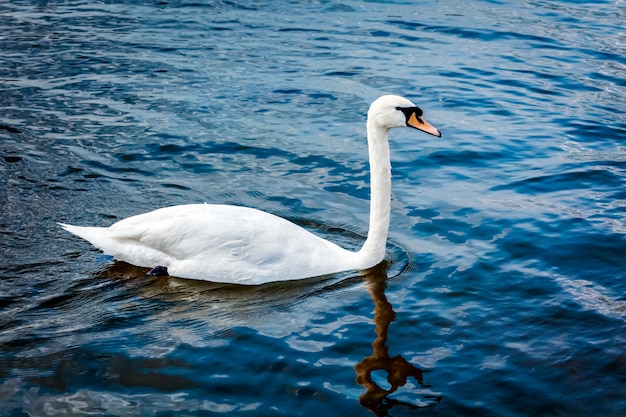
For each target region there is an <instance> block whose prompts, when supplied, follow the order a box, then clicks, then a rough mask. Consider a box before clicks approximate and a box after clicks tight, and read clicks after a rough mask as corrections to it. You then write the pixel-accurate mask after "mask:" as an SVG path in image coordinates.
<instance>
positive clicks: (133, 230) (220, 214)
mask: <svg viewBox="0 0 626 417" xmlns="http://www.w3.org/2000/svg"><path fill="white" fill-rule="evenodd" d="M421 114H422V113H421V110H420V109H419V108H417V107H415V105H414V104H413V103H411V102H410V101H409V100H407V99H405V98H402V97H398V96H383V97H381V98H379V99H378V100H376V101H374V103H372V105H371V106H370V110H369V112H368V120H367V135H368V146H369V157H370V173H371V174H370V175H371V207H370V228H369V232H368V236H367V240H366V241H365V244H364V245H363V247H362V248H361V249H360V250H359V251H357V252H352V251H348V250H346V249H343V248H341V247H339V246H337V245H336V244H334V243H332V242H329V241H327V240H324V239H322V238H320V237H318V236H316V235H314V234H313V233H311V232H309V231H307V230H305V229H303V228H301V227H299V226H297V225H295V224H294V223H291V222H290V221H288V220H285V219H283V218H281V217H278V216H275V215H272V214H269V213H266V212H263V211H260V210H256V209H252V208H248V207H238V206H228V205H220V204H189V205H182V206H173V207H166V208H162V209H158V210H155V211H151V212H149V213H145V214H140V215H137V216H133V217H129V218H127V219H124V220H121V221H119V222H117V223H115V224H113V225H112V226H110V227H82V226H72V225H68V224H61V226H62V227H63V228H64V229H65V230H67V231H68V232H71V233H73V234H75V235H77V236H80V237H81V238H83V239H85V240H87V241H89V242H91V243H92V244H93V245H94V246H96V247H97V248H99V249H101V250H102V251H103V252H104V253H106V254H108V255H112V256H113V257H114V258H115V259H118V260H122V261H125V262H128V263H130V264H133V265H137V266H142V267H155V266H157V265H159V266H164V267H166V268H167V271H168V274H169V275H171V276H176V277H180V278H192V279H200V280H207V281H214V282H226V283H236V284H251V285H255V284H263V283H266V282H271V281H283V280H295V279H302V278H309V277H314V276H320V275H327V274H333V273H337V272H341V271H347V270H357V269H367V268H370V267H373V266H375V265H377V264H378V263H380V262H381V261H382V260H383V259H384V256H385V248H386V241H387V233H388V229H389V216H390V204H391V203H390V201H391V162H390V154H389V145H388V141H387V138H388V133H389V129H390V128H393V127H402V126H411V127H415V128H417V129H420V130H423V131H425V132H427V133H430V134H432V135H436V136H441V134H440V133H439V131H437V129H435V128H434V127H432V126H430V125H429V124H428V123H426V122H425V121H424V120H423V119H421V118H420V116H421Z"/></svg>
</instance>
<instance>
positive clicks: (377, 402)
mask: <svg viewBox="0 0 626 417" xmlns="http://www.w3.org/2000/svg"><path fill="white" fill-rule="evenodd" d="M385 266H386V265H385V262H383V264H381V265H379V266H378V267H376V268H373V269H371V270H369V271H368V274H367V275H366V276H365V281H366V282H367V284H368V289H369V292H370V295H371V297H372V300H373V301H374V306H375V307H374V323H375V324H376V340H374V342H373V343H372V348H373V351H372V354H371V355H369V356H367V357H365V358H364V359H363V360H362V361H361V362H359V363H358V364H356V365H355V366H354V369H355V371H356V382H357V383H358V384H359V385H362V386H363V387H364V388H365V389H366V391H365V393H363V394H362V395H361V396H360V397H359V402H360V403H361V405H362V406H363V407H366V408H368V409H369V410H370V411H372V412H373V413H374V414H376V415H377V416H388V415H389V412H390V410H391V409H392V408H394V407H398V406H400V407H406V408H408V409H410V410H414V409H418V408H427V407H433V406H435V405H436V404H438V403H439V402H440V401H441V399H442V398H443V397H442V396H439V395H434V394H424V395H422V399H421V400H420V399H417V398H416V399H415V400H414V401H410V400H406V401H405V400H404V398H406V395H404V396H403V400H400V399H396V398H390V396H391V395H392V394H394V393H396V391H398V389H399V388H401V387H403V386H405V385H406V384H407V383H408V382H409V377H413V379H414V380H415V381H416V382H417V383H418V384H419V385H420V386H421V387H422V388H425V389H427V388H429V386H428V385H426V384H424V378H423V376H422V374H423V372H424V371H423V370H421V369H419V368H418V367H416V366H414V365H412V364H411V363H409V362H408V361H407V360H406V359H405V358H404V357H402V356H401V355H396V356H394V357H391V356H389V348H388V346H387V335H388V332H389V325H390V324H391V323H392V322H393V321H394V320H395V319H396V313H395V311H393V306H392V305H391V303H390V302H389V301H388V300H387V297H386V296H385V288H386V287H387V274H386V272H385V271H386V268H385ZM381 371H382V372H384V373H386V374H387V381H386V384H385V385H387V386H388V387H389V388H387V389H385V388H383V387H381V386H380V385H379V384H378V383H376V382H375V381H374V378H373V374H376V375H378V372H381ZM382 372H381V373H382Z"/></svg>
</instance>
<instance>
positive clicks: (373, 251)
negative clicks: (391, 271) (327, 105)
mask: <svg viewBox="0 0 626 417" xmlns="http://www.w3.org/2000/svg"><path fill="white" fill-rule="evenodd" d="M388 136H389V129H386V128H382V127H380V126H378V125H376V124H375V123H370V121H369V120H368V123H367V143H368V150H369V161H370V225H369V231H368V233H367V240H366V241H365V244H364V245H363V247H362V248H361V250H360V251H359V252H358V257H359V262H362V263H363V266H362V267H361V268H370V267H373V266H375V265H376V264H378V263H379V262H381V261H382V260H383V259H384V257H385V250H386V247H387V234H388V232H389V216H390V212H391V158H390V153H389V142H388Z"/></svg>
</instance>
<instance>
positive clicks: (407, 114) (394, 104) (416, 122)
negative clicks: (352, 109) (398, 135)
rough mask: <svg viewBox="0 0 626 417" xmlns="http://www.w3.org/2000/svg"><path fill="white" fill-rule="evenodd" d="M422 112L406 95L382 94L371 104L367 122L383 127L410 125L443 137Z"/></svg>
mask: <svg viewBox="0 0 626 417" xmlns="http://www.w3.org/2000/svg"><path fill="white" fill-rule="evenodd" d="M422 114H423V112H422V109H420V108H419V107H417V106H416V105H415V104H413V103H412V102H411V101H410V100H407V99H406V98H404V97H400V96H382V97H380V98H378V99H376V101H374V102H373V103H372V105H371V106H370V109H369V111H368V112H367V123H368V124H371V125H373V126H377V127H379V128H383V129H391V128H393V127H407V126H408V127H412V128H414V129H418V130H421V131H422V132H426V133H428V134H430V135H434V136H438V137H441V132H439V131H438V130H437V129H436V128H435V127H434V126H432V125H431V124H430V123H428V122H427V121H426V120H424V118H423V117H422Z"/></svg>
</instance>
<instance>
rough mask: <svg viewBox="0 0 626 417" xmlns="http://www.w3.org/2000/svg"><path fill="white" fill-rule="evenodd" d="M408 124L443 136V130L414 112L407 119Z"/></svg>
mask: <svg viewBox="0 0 626 417" xmlns="http://www.w3.org/2000/svg"><path fill="white" fill-rule="evenodd" d="M406 124H407V126H411V127H413V128H415V129H418V130H421V131H422V132H426V133H428V134H430V135H433V136H437V137H441V132H440V131H438V130H437V129H436V128H435V127H434V126H433V125H431V124H430V123H428V122H427V121H426V120H424V119H422V118H421V117H419V116H417V115H416V114H415V113H412V114H411V116H409V118H408V119H407V121H406Z"/></svg>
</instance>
